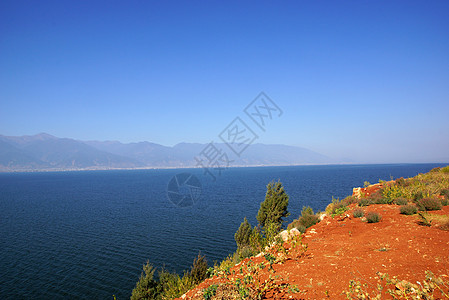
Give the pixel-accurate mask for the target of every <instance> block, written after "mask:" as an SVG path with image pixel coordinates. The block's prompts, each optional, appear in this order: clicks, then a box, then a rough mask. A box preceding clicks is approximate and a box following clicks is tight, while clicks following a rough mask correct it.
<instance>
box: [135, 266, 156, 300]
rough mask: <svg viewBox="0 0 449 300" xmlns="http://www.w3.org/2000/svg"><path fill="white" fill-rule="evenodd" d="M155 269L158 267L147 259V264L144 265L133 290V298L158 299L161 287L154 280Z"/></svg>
mask: <svg viewBox="0 0 449 300" xmlns="http://www.w3.org/2000/svg"><path fill="white" fill-rule="evenodd" d="M155 271H156V269H155V268H154V267H153V266H152V265H151V264H150V263H149V262H148V261H147V263H146V265H144V266H143V272H142V274H140V278H139V281H138V282H137V283H136V287H135V288H134V289H133V291H132V295H131V300H137V299H156V297H157V296H158V294H159V289H158V283H157V281H156V280H154V272H155Z"/></svg>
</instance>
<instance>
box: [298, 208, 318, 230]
mask: <svg viewBox="0 0 449 300" xmlns="http://www.w3.org/2000/svg"><path fill="white" fill-rule="evenodd" d="M319 221H320V219H319V218H318V217H317V216H316V215H315V214H314V213H313V209H312V208H311V207H310V206H304V207H303V208H302V211H301V216H300V217H299V219H298V223H299V225H302V226H304V227H305V228H309V227H310V226H313V225H315V224H316V223H318V222H319Z"/></svg>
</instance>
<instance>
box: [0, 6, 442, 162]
mask: <svg viewBox="0 0 449 300" xmlns="http://www.w3.org/2000/svg"><path fill="white" fill-rule="evenodd" d="M448 15H449V1H283V2H282V4H279V3H277V2H275V1H254V2H245V3H241V1H235V2H231V1H220V2H216V1H200V2H199V1H160V3H157V2H155V1H52V2H49V1H4V0H3V1H1V2H0V134H4V135H24V134H36V133H39V132H47V133H49V134H53V135H56V136H59V137H70V138H75V139H82V140H94V139H95V140H119V141H122V142H135V141H143V140H147V141H152V142H156V143H160V144H164V145H174V144H176V143H178V142H209V141H211V140H214V141H218V140H219V139H218V137H217V136H218V134H219V133H220V132H221V131H222V130H223V129H224V128H225V127H226V126H227V125H228V123H229V122H231V121H232V120H233V119H234V118H235V117H236V116H241V117H244V113H243V109H244V107H245V106H246V105H247V104H248V103H249V102H250V101H251V100H252V99H253V98H254V97H255V96H257V94H259V92H261V91H265V92H266V93H267V95H268V96H270V97H271V98H272V99H273V100H274V101H275V102H276V103H277V104H278V105H279V106H280V107H281V108H282V109H283V111H284V114H283V115H282V116H281V117H280V118H279V119H275V120H273V121H272V122H271V123H270V124H269V125H268V126H267V131H266V132H265V133H260V132H259V133H260V138H259V139H258V140H257V142H261V143H281V144H288V145H296V146H303V147H306V148H309V149H312V150H315V151H318V152H321V153H323V154H326V155H329V156H333V157H337V158H341V157H348V158H352V159H354V160H356V161H362V162H418V161H419V162H426V161H442V160H446V161H447V160H449V117H448V112H449V18H448Z"/></svg>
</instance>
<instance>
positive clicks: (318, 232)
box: [183, 204, 449, 299]
mask: <svg viewBox="0 0 449 300" xmlns="http://www.w3.org/2000/svg"><path fill="white" fill-rule="evenodd" d="M355 208H356V205H355V204H352V205H351V206H350V210H348V211H347V212H345V213H344V214H342V215H340V216H337V217H334V218H332V217H329V216H327V217H325V218H324V219H323V220H322V221H321V222H320V223H318V224H316V225H315V226H312V227H310V228H308V230H307V232H306V233H305V234H304V236H303V240H302V241H303V243H305V244H307V246H308V249H307V251H306V252H305V253H304V254H303V255H301V256H300V257H298V256H297V254H294V253H290V254H289V255H290V257H287V259H286V260H285V261H283V262H282V263H276V264H274V265H273V268H274V270H275V274H276V275H279V276H280V277H279V280H281V281H284V282H288V283H289V284H290V285H293V286H296V287H298V289H299V292H294V293H285V291H284V292H282V291H281V292H280V291H278V290H272V291H271V292H268V293H267V296H266V299H346V296H345V295H344V294H342V292H343V291H348V286H349V281H350V280H356V281H360V282H361V283H362V284H367V288H368V289H369V290H372V291H375V290H376V286H377V283H378V278H377V276H376V273H377V272H382V273H387V274H389V275H390V277H392V276H397V277H398V278H400V279H403V280H407V281H410V282H413V283H416V281H422V280H423V279H424V278H425V271H427V270H430V271H432V272H433V273H434V274H435V275H438V276H443V277H445V278H447V275H449V231H445V230H441V226H440V224H438V219H436V220H434V221H433V222H432V226H430V227H429V226H423V225H419V224H418V223H419V217H418V216H417V215H413V216H406V215H401V214H400V213H399V206H397V205H371V206H368V207H363V208H362V209H363V210H364V211H365V215H366V213H367V212H370V211H374V212H377V213H379V214H380V215H381V216H382V220H381V221H380V222H378V223H367V222H366V221H364V220H363V219H361V218H354V217H353V215H352V210H353V209H355ZM432 214H435V215H449V206H446V207H443V210H441V211H435V212H433V213H432ZM252 260H253V261H254V263H256V264H257V263H260V262H263V261H264V260H265V258H264V257H258V258H253V259H252ZM247 261H248V259H246V260H245V261H243V262H242V263H240V264H239V265H236V266H235V267H233V268H232V269H231V271H232V270H233V271H235V273H236V274H238V270H239V268H240V266H241V265H242V264H245V263H246V262H247ZM261 272H262V273H261V274H262V275H261V276H262V277H264V276H265V277H264V278H268V274H269V272H268V268H265V269H263V270H262V271H261ZM263 272H265V274H263ZM219 282H223V279H220V278H217V277H212V278H209V279H207V280H206V281H204V282H203V283H201V284H200V285H199V286H198V287H197V288H195V289H194V290H191V291H189V292H188V293H187V294H186V295H185V296H184V298H183V299H203V297H202V296H201V295H202V292H201V291H202V290H203V289H204V288H207V287H208V286H210V285H212V284H216V283H219ZM223 294H226V292H223ZM223 296H225V295H223ZM229 298H233V297H232V296H231V295H230V297H229ZM223 299H226V297H224V298H223Z"/></svg>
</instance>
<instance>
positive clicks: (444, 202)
mask: <svg viewBox="0 0 449 300" xmlns="http://www.w3.org/2000/svg"><path fill="white" fill-rule="evenodd" d="M441 205H442V206H448V205H449V199H448V198H444V199H441Z"/></svg>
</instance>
